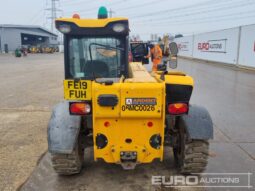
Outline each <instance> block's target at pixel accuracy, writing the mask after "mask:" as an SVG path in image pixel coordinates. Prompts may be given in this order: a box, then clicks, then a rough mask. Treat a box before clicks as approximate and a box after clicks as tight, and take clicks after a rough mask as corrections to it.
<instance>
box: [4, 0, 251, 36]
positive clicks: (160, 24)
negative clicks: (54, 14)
mask: <svg viewBox="0 0 255 191" xmlns="http://www.w3.org/2000/svg"><path fill="white" fill-rule="evenodd" d="M0 2H1V6H0V24H26V25H41V26H44V27H46V28H50V20H49V19H47V17H50V16H51V15H50V12H49V11H46V10H45V9H46V8H50V6H51V0H22V1H21V0H0ZM56 5H57V8H58V9H60V10H61V12H58V16H62V17H70V16H71V15H72V14H73V13H79V14H80V15H81V16H82V17H89V18H95V17H96V16H97V11H98V8H99V7H100V6H102V5H104V6H106V7H107V8H108V9H112V10H113V16H124V17H128V18H129V20H130V29H131V31H132V34H139V35H140V36H141V37H142V38H144V39H147V38H148V37H149V36H150V34H151V33H153V34H159V35H161V34H165V33H170V34H177V33H182V34H184V35H189V34H192V33H200V32H205V31H214V30H218V29H224V28H231V27H235V26H240V25H246V24H255V0H59V1H57V2H56Z"/></svg>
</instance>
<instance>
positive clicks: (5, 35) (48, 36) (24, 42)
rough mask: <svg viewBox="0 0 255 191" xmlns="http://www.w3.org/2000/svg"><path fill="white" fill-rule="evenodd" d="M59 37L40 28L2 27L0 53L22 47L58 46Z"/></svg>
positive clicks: (0, 31) (0, 30) (0, 28)
mask: <svg viewBox="0 0 255 191" xmlns="http://www.w3.org/2000/svg"><path fill="white" fill-rule="evenodd" d="M58 44H59V43H58V36H57V35H56V34H54V33H52V32H50V31H48V30H47V29H45V28H42V27H40V26H29V25H28V26H27V25H0V52H5V53H8V52H13V51H14V50H15V49H16V48H21V47H22V46H25V47H27V46H57V45H58Z"/></svg>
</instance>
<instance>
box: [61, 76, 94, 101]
mask: <svg viewBox="0 0 255 191" xmlns="http://www.w3.org/2000/svg"><path fill="white" fill-rule="evenodd" d="M64 95H65V99H66V100H91V81H89V80H77V81H76V80H64Z"/></svg>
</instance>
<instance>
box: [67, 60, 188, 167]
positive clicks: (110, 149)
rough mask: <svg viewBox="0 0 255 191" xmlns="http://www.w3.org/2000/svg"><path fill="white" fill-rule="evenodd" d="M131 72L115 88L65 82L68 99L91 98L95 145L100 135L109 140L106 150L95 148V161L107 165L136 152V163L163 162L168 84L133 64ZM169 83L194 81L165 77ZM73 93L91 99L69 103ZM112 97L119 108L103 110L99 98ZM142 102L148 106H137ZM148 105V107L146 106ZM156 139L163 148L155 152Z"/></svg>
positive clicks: (137, 64) (171, 76)
mask: <svg viewBox="0 0 255 191" xmlns="http://www.w3.org/2000/svg"><path fill="white" fill-rule="evenodd" d="M129 70H130V71H129V73H130V74H129V76H130V78H128V79H123V78H121V79H120V81H119V82H117V83H113V84H112V85H104V84H100V83H97V82H94V81H92V82H91V81H87V80H85V81H83V80H80V84H79V83H78V84H76V85H75V82H74V80H65V81H64V90H65V98H66V99H69V100H88V98H91V100H92V108H93V110H92V118H93V140H94V143H96V136H97V135H102V134H103V135H105V136H106V137H107V145H106V146H105V147H104V148H98V147H97V146H96V144H94V159H95V160H98V159H103V160H104V161H106V162H108V163H121V157H120V153H121V152H136V153H137V161H136V163H150V162H152V161H153V160H154V159H160V160H163V150H164V146H163V145H164V144H163V143H164V128H165V113H166V111H165V108H166V107H165V100H166V90H165V86H166V82H165V81H162V80H160V74H154V75H150V74H149V73H148V72H147V71H146V69H145V68H144V67H143V66H142V64H141V63H130V67H129ZM141 75H142V76H143V78H141ZM166 81H167V83H173V84H184V85H192V86H193V80H192V78H191V77H189V76H186V75H181V74H179V75H178V74H176V75H174V74H173V75H169V77H168V76H166ZM85 83H86V88H85ZM70 90H77V91H87V95H90V96H91V97H89V96H88V97H86V99H85V98H77V99H76V98H71V99H70V97H69V96H68V95H70ZM90 93H91V94H90ZM109 94H111V95H116V96H117V98H118V103H117V105H116V106H114V107H105V106H100V104H99V103H98V98H99V96H100V95H109ZM130 100H131V101H130ZM136 101H137V102H136ZM139 101H143V102H145V104H144V105H139V104H135V103H138V102H139ZM147 102H148V103H149V104H146V103H147ZM139 103H140V102H139ZM149 124H150V125H149ZM151 124H152V125H151ZM153 135H160V137H161V141H162V144H161V146H160V147H158V148H153V147H152V146H151V144H150V139H151V137H152V136H153ZM127 140H131V142H130V141H129V142H127Z"/></svg>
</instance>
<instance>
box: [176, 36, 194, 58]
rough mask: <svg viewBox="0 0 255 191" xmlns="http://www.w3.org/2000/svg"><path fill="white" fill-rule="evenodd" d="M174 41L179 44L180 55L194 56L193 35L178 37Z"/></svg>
mask: <svg viewBox="0 0 255 191" xmlns="http://www.w3.org/2000/svg"><path fill="white" fill-rule="evenodd" d="M174 41H175V42H176V44H177V46H178V49H179V55H180V56H186V57H192V55H193V36H185V37H182V38H176V39H174Z"/></svg>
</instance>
